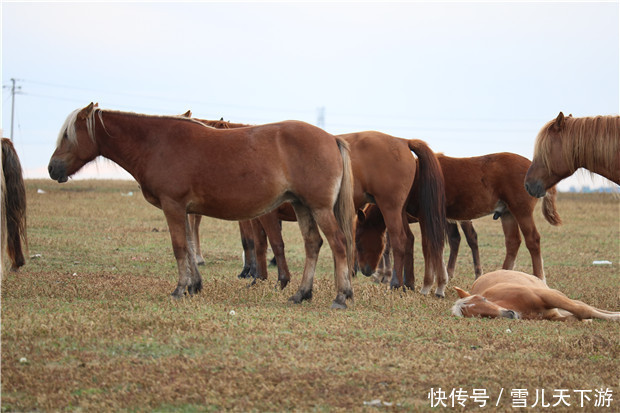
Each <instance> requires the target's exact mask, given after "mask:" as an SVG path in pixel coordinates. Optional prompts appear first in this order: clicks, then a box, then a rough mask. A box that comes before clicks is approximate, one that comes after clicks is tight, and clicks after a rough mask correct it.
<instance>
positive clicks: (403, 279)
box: [194, 119, 447, 296]
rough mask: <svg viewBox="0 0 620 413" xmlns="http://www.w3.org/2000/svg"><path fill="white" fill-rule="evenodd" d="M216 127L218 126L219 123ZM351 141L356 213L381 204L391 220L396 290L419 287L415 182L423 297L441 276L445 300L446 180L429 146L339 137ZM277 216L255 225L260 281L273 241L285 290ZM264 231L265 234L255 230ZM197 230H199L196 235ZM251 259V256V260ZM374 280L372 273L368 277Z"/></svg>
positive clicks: (372, 136) (367, 136)
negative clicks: (423, 245) (412, 222)
mask: <svg viewBox="0 0 620 413" xmlns="http://www.w3.org/2000/svg"><path fill="white" fill-rule="evenodd" d="M198 120H199V121H201V122H205V123H206V124H210V125H215V126H218V125H216V124H215V123H218V122H220V125H219V126H218V127H223V128H227V127H235V126H230V125H231V124H228V125H226V124H221V121H208V120H202V119H198ZM214 122H215V123H214ZM236 125H241V124H236ZM339 137H340V138H342V139H344V140H345V141H347V142H348V143H349V145H350V148H351V163H352V168H353V177H354V188H355V190H354V202H355V206H356V208H361V207H363V206H364V205H365V204H367V203H369V202H372V203H376V205H377V206H378V208H379V209H381V211H382V212H383V214H384V215H385V216H386V217H387V219H386V221H387V223H388V225H387V230H388V233H389V234H390V237H391V238H392V244H393V246H394V247H393V249H394V269H393V273H394V274H395V275H396V276H395V277H392V287H394V288H398V287H400V286H403V285H404V286H406V287H408V288H411V289H413V288H414V275H413V234H412V233H411V230H410V228H409V225H408V223H407V218H406V213H405V205H406V204H407V202H408V198H409V196H410V194H409V193H410V188H411V186H412V184H413V181H414V180H415V181H416V182H417V183H418V184H417V188H418V193H417V196H418V197H419V198H420V200H419V201H418V205H419V210H420V222H421V228H423V229H422V231H423V232H424V233H425V234H427V238H426V239H427V240H428V248H427V249H425V276H424V286H423V288H422V292H423V293H425V294H427V293H428V292H429V291H430V289H431V287H432V284H433V280H434V279H435V275H434V274H437V280H438V283H437V290H436V294H437V295H438V296H444V291H445V284H446V282H447V274H446V272H445V268H444V265H443V259H442V254H443V243H444V234H445V225H446V222H445V218H444V217H445V214H443V212H442V211H444V205H445V201H444V198H443V194H444V190H443V179H442V177H441V172H440V170H439V164H438V163H437V159H436V157H435V155H434V153H433V152H432V151H431V150H430V148H428V145H426V143H424V142H423V141H420V140H409V141H407V140H404V139H400V138H395V137H393V136H390V135H386V134H384V133H380V132H375V131H366V132H360V133H352V134H345V135H339ZM411 151H413V152H414V153H415V154H416V155H417V156H418V159H419V164H420V167H419V168H418V170H417V172H416V160H415V158H414V157H413V156H412V154H411ZM274 214H275V212H273V213H271V214H267V216H263V217H260V218H259V220H260V222H259V223H257V222H256V221H254V224H253V225H254V228H255V231H254V240H253V241H254V246H255V248H256V255H257V257H256V260H257V262H258V265H259V268H258V271H257V272H258V276H259V277H260V278H263V279H264V278H266V277H267V266H266V255H265V252H266V239H265V235H267V237H268V238H269V240H270V242H271V245H272V248H273V250H274V254H275V256H276V262H277V264H278V279H279V282H280V285H281V287H283V286H285V285H286V283H288V281H289V279H290V274H289V272H288V268H285V269H283V268H282V267H281V266H282V265H286V260H285V259H284V249H283V246H284V244H283V242H282V237H281V233H280V228H279V223H278V219H277V218H276V217H275V215H274ZM257 230H258V231H264V233H263V234H262V235H261V234H260V233H258V232H256V231H257ZM196 231H197V228H196V227H194V233H195V236H197V232H196ZM246 258H247V257H246ZM368 275H370V274H368Z"/></svg>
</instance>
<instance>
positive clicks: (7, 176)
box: [0, 138, 27, 271]
mask: <svg viewBox="0 0 620 413" xmlns="http://www.w3.org/2000/svg"><path fill="white" fill-rule="evenodd" d="M0 169H1V170H2V178H1V183H2V191H1V193H2V201H1V206H0V209H1V210H2V211H1V212H2V235H1V236H2V241H1V244H2V257H3V258H4V256H5V254H6V255H7V256H8V258H9V261H10V262H11V271H17V270H19V268H20V267H22V266H23V265H25V264H26V259H25V258H24V252H23V249H22V246H26V245H27V235H26V187H25V185H24V178H23V176H22V166H21V163H20V161H19V157H18V156H17V152H16V151H15V147H14V146H13V143H12V142H11V140H10V139H7V138H2V168H0ZM2 268H4V265H2Z"/></svg>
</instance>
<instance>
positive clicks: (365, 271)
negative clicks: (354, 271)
mask: <svg viewBox="0 0 620 413" xmlns="http://www.w3.org/2000/svg"><path fill="white" fill-rule="evenodd" d="M361 271H362V274H364V275H365V276H366V277H370V276H371V275H372V274H373V273H374V272H375V270H374V268H372V267H371V266H370V265H364V266H363V267H361Z"/></svg>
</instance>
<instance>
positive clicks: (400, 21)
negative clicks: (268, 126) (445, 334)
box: [0, 1, 620, 190]
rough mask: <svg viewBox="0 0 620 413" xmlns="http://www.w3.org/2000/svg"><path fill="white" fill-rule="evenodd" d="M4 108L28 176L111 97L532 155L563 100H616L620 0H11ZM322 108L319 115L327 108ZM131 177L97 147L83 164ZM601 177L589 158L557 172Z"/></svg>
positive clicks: (465, 150)
mask: <svg viewBox="0 0 620 413" xmlns="http://www.w3.org/2000/svg"><path fill="white" fill-rule="evenodd" d="M0 7H1V12H2V61H1V67H2V85H3V89H2V122H1V126H0V127H1V128H2V129H3V136H8V135H9V134H10V129H11V107H12V94H11V85H12V83H11V79H16V85H17V87H19V89H18V93H17V94H16V95H15V116H14V126H13V128H14V143H15V145H16V148H17V151H18V154H19V156H20V159H21V161H22V166H23V168H24V170H25V175H26V177H27V178H39V177H41V178H45V177H47V172H46V170H47V168H46V166H47V163H48V162H49V158H50V156H51V154H52V152H53V151H54V146H55V143H56V139H57V136H58V132H59V130H60V127H61V126H62V124H63V123H64V121H65V119H66V117H67V116H68V115H69V113H70V112H72V111H73V110H75V109H77V108H80V107H84V106H86V105H87V104H88V103H90V102H91V101H94V102H99V106H100V107H102V108H104V109H113V110H123V111H131V112H139V113H148V114H158V115H161V114H181V113H183V112H185V111H187V110H188V109H191V110H192V112H193V114H194V116H196V117H200V118H206V119H219V118H220V117H224V119H225V120H230V121H232V122H240V123H249V124H262V123H269V122H277V121H282V120H286V119H297V120H302V121H306V122H308V123H312V124H319V126H322V127H323V128H324V129H325V130H327V131H328V132H330V133H333V134H339V133H348V132H356V131H363V130H378V131H381V132H385V133H388V134H391V135H394V136H398V137H402V138H407V139H410V138H416V139H422V140H424V141H426V142H427V143H428V144H429V145H430V146H431V148H432V149H433V150H435V151H436V152H443V153H445V154H446V155H449V156H456V157H467V156H478V155H485V154H488V153H494V152H514V153H518V154H520V155H523V156H525V157H527V158H529V159H531V158H532V154H533V148H534V140H535V138H536V135H537V133H538V131H539V130H540V128H541V127H542V126H543V125H544V124H545V123H546V122H547V121H549V120H551V119H553V118H555V117H556V116H557V115H558V113H559V112H560V111H563V112H564V113H565V114H569V113H571V114H573V116H593V115H617V114H618V113H619V112H620V109H619V106H620V97H619V89H620V86H619V79H620V66H619V65H620V64H619V60H620V57H619V56H620V49H619V34H620V29H619V17H620V15H619V4H618V1H609V2H592V1H582V2H519V1H517V2H489V1H487V2H467V1H453V2H407V1H404V2H403V1H401V2H226V3H224V2H184V3H162V2H133V3H120V2H105V3H103V2H102V3H90V2H82V3H68V2H37V3H34V2H11V1H2V3H1V6H0ZM321 114H322V115H323V116H322V118H323V120H322V122H321V119H320V118H321ZM93 176H94V177H99V178H106V177H120V176H123V177H128V175H118V174H117V172H113V171H110V167H109V164H107V163H97V164H96V167H95V168H90V170H89V171H88V172H86V173H80V174H78V175H76V178H79V177H93ZM581 185H589V186H592V185H593V186H604V185H610V183H609V181H606V180H604V179H602V178H599V179H595V181H594V182H591V181H590V178H589V175H588V174H583V175H582V176H579V177H577V178H575V177H573V178H570V179H569V180H566V181H564V182H563V183H562V184H561V185H560V189H561V190H567V189H568V188H569V187H570V186H581Z"/></svg>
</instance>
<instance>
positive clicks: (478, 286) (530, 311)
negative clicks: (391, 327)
mask: <svg viewBox="0 0 620 413" xmlns="http://www.w3.org/2000/svg"><path fill="white" fill-rule="evenodd" d="M454 289H455V290H456V292H457V293H458V295H459V297H460V299H459V300H457V301H456V303H455V304H454V306H453V307H452V314H454V315H455V316H458V317H491V318H497V317H505V318H519V319H525V320H554V321H565V320H575V319H576V320H584V319H591V318H600V319H603V320H611V321H620V312H611V311H605V310H600V309H598V308H595V307H592V306H590V305H588V304H585V303H583V302H581V301H578V300H572V299H570V298H568V297H567V296H566V295H564V294H562V293H561V292H560V291H558V290H554V289H551V288H549V287H548V286H547V284H545V283H544V282H543V281H542V280H540V279H539V278H536V277H534V276H532V275H530V274H526V273H523V272H519V271H509V270H498V271H494V272H490V273H488V274H484V275H483V276H481V277H480V278H478V279H477V280H476V281H474V285H473V286H472V287H471V292H466V291H464V290H462V289H460V288H458V287H454Z"/></svg>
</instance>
